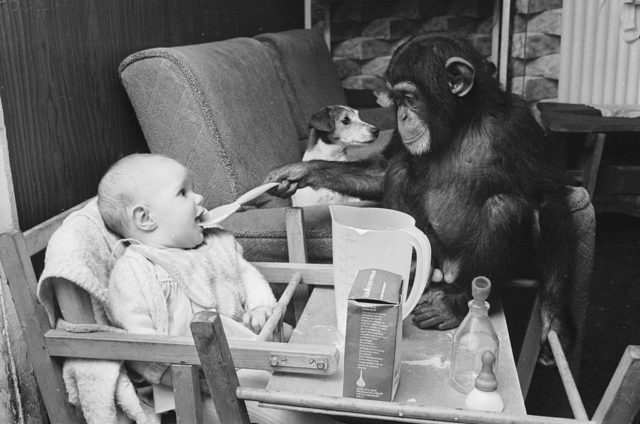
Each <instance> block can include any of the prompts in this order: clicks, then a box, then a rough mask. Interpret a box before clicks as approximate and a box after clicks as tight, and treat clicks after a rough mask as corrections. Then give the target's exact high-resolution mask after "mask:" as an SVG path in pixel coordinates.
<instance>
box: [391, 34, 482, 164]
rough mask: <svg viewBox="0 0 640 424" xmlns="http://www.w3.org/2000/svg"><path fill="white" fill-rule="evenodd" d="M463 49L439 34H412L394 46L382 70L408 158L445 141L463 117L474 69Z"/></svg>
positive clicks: (454, 131)
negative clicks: (395, 48)
mask: <svg viewBox="0 0 640 424" xmlns="http://www.w3.org/2000/svg"><path fill="white" fill-rule="evenodd" d="M468 53H469V52H468V51H467V50H466V49H465V48H462V47H461V46H459V45H457V44H455V43H452V41H451V40H450V39H445V38H442V37H418V38H417V39H415V40H414V41H413V42H411V41H410V42H408V43H407V44H406V45H404V46H402V47H400V48H399V49H398V50H397V51H396V52H395V53H394V55H393V57H392V59H391V62H390V63H389V68H388V69H387V80H388V88H389V90H390V94H391V97H392V99H393V100H394V102H395V105H396V110H397V124H398V133H399V135H400V137H401V138H402V142H403V143H404V146H405V147H406V148H407V150H408V151H409V153H411V154H412V155H414V156H417V155H423V154H426V153H429V152H433V151H435V150H438V149H440V148H446V147H445V146H446V145H448V144H450V143H451V142H452V140H453V139H454V138H455V134H456V132H457V131H458V130H459V129H460V128H463V127H464V122H465V120H466V119H468V118H467V117H466V116H462V115H463V114H461V113H460V112H461V107H462V105H464V104H468V100H467V99H468V96H467V95H468V94H469V93H470V92H471V90H472V88H473V86H474V80H475V67H474V66H473V65H472V63H471V61H470V60H467V59H465V58H464V57H463V55H464V56H467V54H468Z"/></svg>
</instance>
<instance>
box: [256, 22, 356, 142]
mask: <svg viewBox="0 0 640 424" xmlns="http://www.w3.org/2000/svg"><path fill="white" fill-rule="evenodd" d="M255 38H256V39H257V40H260V41H261V42H263V43H264V44H265V45H266V46H267V47H268V48H269V51H270V52H271V55H272V57H273V61H274V64H275V66H276V68H277V71H278V74H279V76H280V80H281V82H282V84H283V87H284V90H285V93H286V96H287V101H288V102H289V107H290V110H291V115H292V116H293V119H294V122H295V124H296V128H297V130H298V137H299V138H300V139H305V140H306V138H307V137H308V136H309V126H308V123H309V118H311V116H312V115H313V114H314V113H316V112H317V111H318V110H320V109H321V108H323V107H324V106H328V105H337V104H346V102H347V100H346V98H345V95H344V90H343V89H342V85H341V84H340V78H339V77H338V73H337V71H336V69H335V66H334V65H333V60H332V59H331V55H330V53H329V49H328V48H327V45H326V44H325V42H324V39H323V38H322V34H321V33H320V32H319V31H318V30H305V29H296V30H291V31H283V32H278V33H267V34H260V35H258V36H256V37H255Z"/></svg>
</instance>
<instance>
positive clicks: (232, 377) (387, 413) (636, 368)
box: [191, 208, 640, 424]
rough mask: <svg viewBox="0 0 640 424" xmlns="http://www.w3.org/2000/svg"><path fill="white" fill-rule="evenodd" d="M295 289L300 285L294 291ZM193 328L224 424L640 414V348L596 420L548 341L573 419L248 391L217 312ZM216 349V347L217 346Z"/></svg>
mask: <svg viewBox="0 0 640 424" xmlns="http://www.w3.org/2000/svg"><path fill="white" fill-rule="evenodd" d="M294 211H295V208H293V210H292V212H294ZM591 212H592V211H591ZM301 219H302V217H301V216H296V218H295V220H292V221H290V222H292V228H298V230H296V231H291V232H290V234H291V238H290V239H289V246H290V249H291V248H294V249H295V252H296V253H295V254H296V255H297V257H298V259H297V262H304V261H306V250H305V245H304V236H303V234H304V233H303V231H301V227H302V223H301V222H300V220H301ZM296 220H297V222H296ZM583 248H584V246H583ZM290 252H291V250H290ZM290 259H291V258H290ZM265 265H267V266H264V267H262V268H261V270H262V271H263V272H264V273H265V276H267V279H268V280H269V281H271V280H272V279H274V278H275V279H282V276H281V275H280V272H281V270H280V269H273V268H271V266H268V264H265ZM290 267H291V269H296V270H298V271H300V272H301V273H303V275H304V277H303V281H306V282H307V283H309V284H315V285H328V284H331V283H330V282H331V281H332V278H333V277H332V275H333V273H332V267H331V265H311V264H304V263H299V264H291V265H290ZM277 277H280V278H277ZM526 283H527V282H525V281H514V282H513V285H514V286H518V287H520V286H522V285H523V284H524V285H526ZM292 289H293V287H291V290H292ZM539 301H540V298H539V296H538V298H537V300H536V306H534V311H533V312H532V314H531V319H530V321H529V324H528V326H527V330H526V332H527V334H526V336H525V338H524V346H523V347H522V352H524V353H521V355H520V357H519V358H518V362H517V373H518V376H519V378H520V384H521V390H522V392H523V394H524V395H525V396H526V391H527V390H528V386H529V381H530V379H531V374H532V373H533V368H534V366H535V362H536V359H537V355H538V352H539V351H540V349H539V341H540V322H539V321H540V320H539V313H538V308H539V306H540V304H539ZM191 329H192V334H193V336H194V339H195V344H196V348H197V350H198V354H199V356H200V361H201V364H202V367H203V369H204V373H205V376H206V377H207V381H208V384H209V388H210V390H211V392H212V393H213V399H214V402H215V404H216V408H218V411H219V413H220V419H221V420H222V422H224V423H225V424H226V423H229V424H249V423H250V421H249V417H248V415H247V413H246V409H245V407H244V401H257V402H261V403H262V404H263V405H264V406H265V407H275V408H282V409H291V410H298V411H306V412H310V413H322V414H330V415H337V416H338V417H340V416H346V417H359V418H362V419H364V420H376V421H375V422H407V423H409V422H410V423H425V424H426V423H450V422H455V423H469V424H489V423H491V424H506V423H510V424H548V423H551V424H554V423H555V424H570V423H576V424H577V423H598V424H625V423H631V422H632V421H633V419H634V417H635V415H636V414H637V413H638V410H639V409H640V346H628V347H627V349H626V351H625V352H624V354H623V356H622V358H621V360H620V363H619V365H618V368H617V370H616V372H615V374H614V375H613V377H612V378H611V381H610V383H609V387H608V388H607V390H606V392H605V394H604V396H603V398H602V400H601V401H600V404H599V406H598V408H597V410H596V412H595V413H594V415H593V416H592V417H591V419H589V417H588V415H587V413H586V411H585V408H584V405H583V403H582V399H581V398H580V394H579V392H578V390H577V387H576V384H575V381H574V378H573V376H572V373H571V369H570V367H569V362H568V361H567V358H566V356H565V353H564V351H563V348H562V346H561V344H560V341H559V338H558V335H557V334H556V333H555V332H554V331H551V332H550V333H549V336H548V339H549V344H550V346H551V350H552V353H553V357H554V359H555V361H556V364H557V368H558V372H559V373H560V377H561V380H562V383H563V386H564V389H565V391H566V394H567V398H568V400H569V403H570V406H571V409H572V412H573V414H574V417H575V418H573V419H567V418H556V417H546V416H545V417H543V416H532V415H525V416H521V415H508V414H503V413H487V412H478V411H468V410H463V409H457V408H456V409H454V408H443V407H432V406H421V405H418V404H416V403H394V402H382V401H372V400H365V399H353V398H342V397H336V396H326V395H312V394H301V393H296V392H294V391H290V392H288V391H277V392H273V391H269V390H268V388H267V389H256V388H249V387H241V386H240V385H239V384H238V379H237V376H236V374H235V371H234V370H235V369H236V367H239V364H238V363H237V362H236V361H235V359H236V357H237V356H235V355H234V354H233V352H230V351H229V348H228V347H227V345H226V343H225V340H226V338H225V337H224V329H223V328H222V325H221V323H220V319H219V317H218V316H217V314H215V313H202V314H198V315H197V316H196V317H195V318H194V320H193V321H192V324H191ZM212 347H215V349H213V348H212ZM276 370H277V368H276ZM221 375H224V380H223V381H224V382H223V383H221V377H220V376H221ZM316 379H322V377H314V378H313V380H316ZM309 384H313V382H312V381H311V380H310V382H309ZM425 384H429V382H428V381H425ZM363 422H367V421H363Z"/></svg>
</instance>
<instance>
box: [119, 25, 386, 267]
mask: <svg viewBox="0 0 640 424" xmlns="http://www.w3.org/2000/svg"><path fill="white" fill-rule="evenodd" d="M119 75H120V79H121V81H122V84H123V85H124V88H125V90H126V92H127V94H128V96H129V99H130V100H131V104H132V105H133V108H134V110H135V113H136V115H137V117H138V121H139V122H140V126H141V128H142V131H143V133H144V135H145V138H146V141H147V144H148V146H149V149H150V151H151V152H153V153H161V154H164V155H167V156H170V157H172V158H174V159H176V160H178V161H179V162H181V163H182V164H184V165H185V166H187V167H188V168H190V169H191V170H192V171H193V172H194V174H195V184H196V188H197V189H198V190H199V192H200V193H202V194H203V196H204V205H205V207H207V208H212V207H215V206H218V205H221V204H224V203H228V202H232V201H234V200H235V199H237V198H238V197H239V196H240V195H241V194H243V193H244V192H246V191H248V190H249V189H251V188H253V187H255V186H257V185H259V184H261V183H262V182H263V179H264V177H265V176H266V174H267V173H268V171H269V170H270V169H272V168H273V167H275V166H278V165H281V164H284V163H288V162H294V161H299V160H300V159H301V158H302V154H303V153H304V150H305V147H306V139H307V137H308V135H309V127H308V120H309V118H310V117H311V115H313V113H315V112H316V111H318V110H319V109H320V108H322V107H324V106H327V105H332V104H346V98H345V93H344V91H343V89H342V87H341V85H340V80H339V78H338V75H337V72H336V70H335V68H334V66H333V62H332V59H331V56H330V54H329V51H328V49H327V46H326V44H325V43H324V40H323V37H322V35H321V33H320V32H318V31H315V30H291V31H285V32H279V33H268V34H261V35H259V36H257V37H254V38H244V37H243V38H233V39H229V40H224V41H216V42H210V43H204V44H197V45H189V46H180V47H169V48H154V49H148V50H144V51H140V52H137V53H134V54H132V55H130V56H129V57H127V58H125V59H124V60H123V61H122V63H121V64H120V67H119ZM361 117H362V118H363V119H365V120H367V121H368V122H370V123H373V124H374V125H377V126H378V127H380V128H382V129H385V131H382V132H381V135H380V136H379V137H378V140H377V141H376V142H374V143H373V144H372V145H370V146H367V148H359V149H357V150H353V151H351V152H350V153H349V155H350V157H353V158H358V157H363V156H366V155H368V154H370V153H371V152H372V151H375V150H379V149H381V148H382V147H384V145H385V143H386V142H388V140H390V137H391V133H392V128H393V126H394V124H395V116H394V113H393V111H392V110H391V109H389V108H376V109H370V110H363V111H361ZM287 206H290V201H289V200H288V199H280V198H276V197H272V196H268V195H265V196H262V197H261V198H260V199H258V200H257V201H256V202H255V203H254V204H253V205H250V206H249V207H246V208H244V209H243V210H241V211H240V212H238V213H236V214H234V215H232V216H231V217H230V218H228V219H227V220H226V221H224V222H223V223H222V226H223V227H224V228H227V229H229V230H231V231H233V232H234V234H235V235H236V237H237V238H238V241H239V242H240V243H241V245H242V246H243V247H244V250H245V255H246V256H247V257H248V258H249V259H250V260H254V261H283V260H287V251H286V234H285V225H284V211H283V208H285V207H287ZM303 213H304V219H305V234H306V238H307V249H308V253H309V259H310V260H312V261H327V260H330V258H331V219H330V216H329V213H328V208H327V207H326V206H313V207H306V208H304V210H303Z"/></svg>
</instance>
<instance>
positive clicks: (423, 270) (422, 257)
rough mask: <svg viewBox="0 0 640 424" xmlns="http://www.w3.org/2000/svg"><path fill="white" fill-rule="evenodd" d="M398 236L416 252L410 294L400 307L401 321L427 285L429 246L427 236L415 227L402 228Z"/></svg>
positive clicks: (414, 305)
mask: <svg viewBox="0 0 640 424" xmlns="http://www.w3.org/2000/svg"><path fill="white" fill-rule="evenodd" d="M399 234H402V235H403V237H405V238H406V240H407V241H408V242H409V243H410V244H411V245H412V246H413V248H414V249H415V251H416V274H415V277H414V278H413V285H412V286H411V292H410V293H409V294H408V295H407V298H406V299H404V302H403V305H402V308H403V309H402V319H405V318H406V317H408V316H409V314H411V312H412V311H413V308H415V307H416V305H417V304H418V302H419V301H420V298H421V297H422V294H423V293H424V291H425V290H426V289H427V286H428V284H429V275H430V273H429V272H430V267H431V244H430V243H429V239H428V238H427V236H426V235H425V234H424V233H423V232H422V231H420V230H419V229H417V228H416V227H411V228H402V229H401V232H400V233H399Z"/></svg>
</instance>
